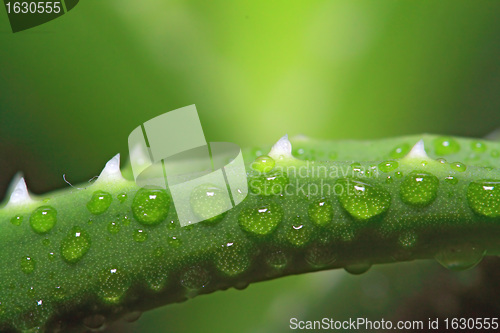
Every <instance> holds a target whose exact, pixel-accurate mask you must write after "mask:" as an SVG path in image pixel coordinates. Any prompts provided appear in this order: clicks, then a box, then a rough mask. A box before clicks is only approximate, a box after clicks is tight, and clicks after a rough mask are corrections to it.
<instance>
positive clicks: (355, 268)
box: [344, 262, 372, 275]
mask: <svg viewBox="0 0 500 333" xmlns="http://www.w3.org/2000/svg"><path fill="white" fill-rule="evenodd" d="M371 267H372V265H371V264H370V263H367V262H362V263H358V264H352V265H347V266H345V267H344V269H345V271H346V272H347V273H350V274H353V275H359V274H363V273H366V272H367V271H368V270H369V269H370V268H371Z"/></svg>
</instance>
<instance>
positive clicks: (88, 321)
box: [82, 314, 106, 330]
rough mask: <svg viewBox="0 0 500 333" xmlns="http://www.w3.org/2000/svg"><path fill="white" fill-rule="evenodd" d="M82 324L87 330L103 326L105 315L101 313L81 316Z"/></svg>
mask: <svg viewBox="0 0 500 333" xmlns="http://www.w3.org/2000/svg"><path fill="white" fill-rule="evenodd" d="M82 323H83V326H85V328H87V329H89V330H98V329H101V328H103V326H104V324H105V323H106V317H104V316H103V315H101V314H94V315H91V316H88V317H85V318H83V321H82Z"/></svg>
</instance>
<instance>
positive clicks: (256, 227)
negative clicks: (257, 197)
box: [238, 202, 284, 236]
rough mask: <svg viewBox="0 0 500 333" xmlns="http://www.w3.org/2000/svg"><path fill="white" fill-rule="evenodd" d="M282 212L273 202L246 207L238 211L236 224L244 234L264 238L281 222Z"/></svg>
mask: <svg viewBox="0 0 500 333" xmlns="http://www.w3.org/2000/svg"><path fill="white" fill-rule="evenodd" d="M283 216H284V211H283V208H281V206H280V205H278V204H277V203H274V202H268V203H264V204H261V205H259V206H256V207H246V208H243V209H242V210H241V211H240V215H239V217H238V223H239V225H240V227H241V228H242V229H243V230H245V231H246V232H248V233H250V234H253V235H257V236H264V235H269V234H271V233H272V232H273V231H274V230H276V228H277V227H278V225H279V224H280V222H281V220H283Z"/></svg>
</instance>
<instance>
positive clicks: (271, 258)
mask: <svg viewBox="0 0 500 333" xmlns="http://www.w3.org/2000/svg"><path fill="white" fill-rule="evenodd" d="M265 260H266V264H268V265H269V266H271V267H272V268H274V269H276V270H282V269H283V268H285V267H286V265H287V264H288V260H289V256H288V255H287V254H286V253H285V252H284V251H281V250H275V251H271V252H269V254H268V255H267V256H266V259H265Z"/></svg>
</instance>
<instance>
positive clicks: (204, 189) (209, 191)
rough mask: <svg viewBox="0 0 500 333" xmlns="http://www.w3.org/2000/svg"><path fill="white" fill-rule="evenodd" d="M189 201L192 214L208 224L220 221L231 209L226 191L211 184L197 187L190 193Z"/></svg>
mask: <svg viewBox="0 0 500 333" xmlns="http://www.w3.org/2000/svg"><path fill="white" fill-rule="evenodd" d="M189 200H190V204H191V209H192V210H193V213H194V214H195V215H196V216H198V217H199V218H201V219H203V220H204V221H205V223H209V224H214V223H216V222H218V221H220V220H221V219H222V218H223V217H224V215H225V211H226V210H227V209H228V208H230V207H231V202H230V201H229V197H228V195H227V190H223V189H221V188H219V187H217V186H216V185H213V184H203V185H200V186H198V187H197V188H195V189H194V190H193V192H191V195H190V198H189Z"/></svg>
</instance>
